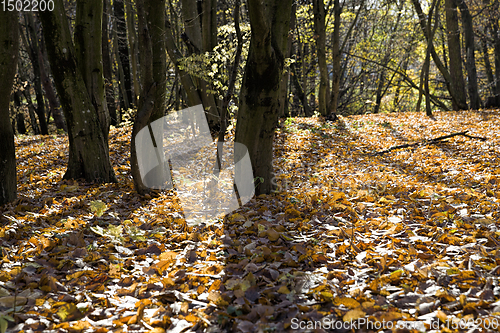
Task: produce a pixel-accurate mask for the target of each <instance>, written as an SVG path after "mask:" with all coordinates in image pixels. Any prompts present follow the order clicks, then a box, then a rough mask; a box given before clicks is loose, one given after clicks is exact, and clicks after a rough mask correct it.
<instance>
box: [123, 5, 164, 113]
mask: <svg viewBox="0 0 500 333" xmlns="http://www.w3.org/2000/svg"><path fill="white" fill-rule="evenodd" d="M125 10H126V12H127V36H128V45H129V47H130V62H131V67H132V68H131V70H132V81H133V86H134V97H135V98H134V100H133V103H134V104H135V105H137V99H138V98H139V95H140V91H141V87H140V79H139V69H138V68H137V56H138V55H139V47H138V46H137V33H136V30H135V19H134V17H135V13H134V10H133V7H132V2H130V1H125ZM162 26H163V24H162ZM160 44H161V43H160Z"/></svg>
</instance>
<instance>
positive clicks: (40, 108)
mask: <svg viewBox="0 0 500 333" xmlns="http://www.w3.org/2000/svg"><path fill="white" fill-rule="evenodd" d="M24 21H25V24H26V30H27V34H28V36H25V35H24V34H23V33H22V34H21V36H22V40H23V43H24V46H25V47H26V50H27V52H28V55H29V57H30V60H31V65H32V68H33V74H34V76H33V88H34V89H35V95H36V102H37V106H36V108H35V112H36V114H37V116H38V120H39V123H40V132H41V134H43V135H47V134H49V129H48V127H47V121H46V119H45V114H46V113H45V103H44V99H43V91H42V82H41V73H40V66H39V60H38V54H39V52H38V49H39V45H38V36H37V34H36V31H35V27H34V23H33V17H32V14H31V13H25V14H24Z"/></svg>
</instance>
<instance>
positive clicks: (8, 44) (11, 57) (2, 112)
mask: <svg viewBox="0 0 500 333" xmlns="http://www.w3.org/2000/svg"><path fill="white" fill-rule="evenodd" d="M18 15H19V14H18V13H17V12H9V11H0V147H2V148H1V149H0V206H2V205H4V204H6V203H8V202H11V201H13V200H15V199H16V197H17V178H16V148H15V145H14V131H13V129H12V124H11V123H10V115H9V103H10V93H11V90H12V85H13V83H14V76H15V74H16V66H17V57H18V50H19V28H18V26H19V22H18Z"/></svg>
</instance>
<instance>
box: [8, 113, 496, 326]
mask: <svg viewBox="0 0 500 333" xmlns="http://www.w3.org/2000/svg"><path fill="white" fill-rule="evenodd" d="M498 116H499V112H498V111H483V112H446V113H436V119H437V120H436V121H433V120H430V119H428V118H426V117H425V116H424V115H422V114H415V113H405V114H390V115H383V114H381V115H366V116H353V117H347V118H343V119H342V121H341V122H340V123H331V122H324V121H322V120H321V119H318V118H313V119H290V120H287V121H285V122H284V123H283V124H282V126H281V127H280V129H279V130H278V132H277V136H276V141H275V170H276V172H277V173H276V178H275V179H274V180H273V181H275V182H276V183H277V184H278V191H277V193H275V194H272V195H267V196H260V197H257V198H255V199H253V200H252V201H250V202H249V203H248V204H246V205H245V206H244V207H243V208H241V209H239V210H237V211H235V212H233V213H231V214H229V215H228V216H226V217H225V218H224V219H222V218H220V219H218V220H212V221H206V222H205V223H203V224H200V225H197V226H194V227H190V226H188V225H187V224H186V223H185V221H184V220H183V217H182V214H181V213H182V208H181V206H180V202H179V200H178V199H177V197H176V196H175V193H173V192H167V193H153V194H152V195H147V196H145V197H139V196H138V195H137V194H136V193H135V192H134V191H133V185H132V181H131V178H130V172H129V171H130V167H129V162H128V151H129V140H130V137H129V136H130V128H121V129H113V130H112V132H111V134H110V156H111V159H112V163H113V165H114V167H115V171H116V173H117V176H118V180H119V183H117V184H105V185H92V184H83V183H78V182H74V181H64V180H62V176H63V174H64V170H65V161H66V159H67V140H66V138H64V137H63V136H45V137H41V136H35V137H24V138H20V139H17V141H16V146H17V158H18V184H19V185H18V189H19V199H18V200H17V201H16V202H14V203H13V204H11V205H8V206H6V207H4V208H2V211H0V213H1V214H0V246H1V248H0V256H1V257H0V259H1V269H0V329H1V330H3V329H5V328H7V325H8V328H7V330H8V331H12V332H18V331H24V332H34V331H45V332H49V331H52V332H109V331H111V332H148V331H149V332H282V331H313V328H314V327H313V326H311V325H316V329H317V331H319V332H320V331H321V329H320V327H321V328H322V329H323V330H326V331H328V329H329V327H336V328H340V329H339V331H349V330H350V329H352V330H357V331H375V330H376V329H373V327H370V326H369V324H371V325H372V326H375V327H376V324H377V323H378V324H382V323H383V324H384V325H386V326H387V327H388V328H389V329H388V330H387V331H390V330H391V328H392V330H393V331H395V330H396V328H395V326H396V323H400V322H401V321H405V322H414V323H418V324H419V325H421V326H415V327H417V328H418V329H419V330H426V331H432V330H434V331H443V332H451V331H463V332H473V331H474V325H475V327H476V328H475V329H476V330H479V329H483V331H484V330H488V328H489V330H490V331H491V330H493V331H498V330H499V329H498V327H500V286H499V275H500V266H499V265H500V247H499V244H500V230H499V217H500V213H499V212H500V210H499V204H498V202H499V199H500V188H499V185H500V168H499V156H500V151H499V149H500V148H499V147H500V124H499V123H498V121H497V119H498ZM463 130H468V131H469V133H470V134H471V135H474V136H478V137H486V138H488V140H486V141H480V140H475V139H471V138H467V137H461V136H457V137H453V138H450V139H449V140H443V141H440V142H437V143H435V144H429V145H420V146H417V147H411V148H408V149H397V150H393V151H391V152H388V153H386V154H383V155H380V156H374V155H373V154H374V153H376V152H378V151H382V150H385V149H388V148H390V147H392V146H395V145H400V144H404V143H413V142H417V141H421V140H423V139H430V138H433V137H438V136H441V135H446V134H449V133H452V132H458V131H463ZM345 323H351V324H352V323H358V324H360V325H359V326H351V327H349V326H346V325H345ZM389 323H390V324H389ZM329 325H330V326H329ZM453 327H455V328H457V327H458V328H457V329H456V330H455V329H454V328H453ZM407 331H408V330H407ZM413 331H417V329H414V330H413Z"/></svg>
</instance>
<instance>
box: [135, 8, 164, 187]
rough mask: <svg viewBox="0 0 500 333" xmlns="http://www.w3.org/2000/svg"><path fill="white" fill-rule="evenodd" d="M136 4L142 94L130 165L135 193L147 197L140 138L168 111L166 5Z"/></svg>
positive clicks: (161, 171) (161, 166) (161, 165)
mask: <svg viewBox="0 0 500 333" xmlns="http://www.w3.org/2000/svg"><path fill="white" fill-rule="evenodd" d="M136 4H137V17H138V26H139V46H140V49H141V53H140V54H139V56H140V69H141V86H142V91H141V98H140V99H139V105H138V108H137V115H136V118H135V121H134V127H133V129H132V140H131V143H130V163H131V173H132V178H133V180H134V187H135V190H136V191H137V193H139V194H145V193H147V192H148V191H149V188H148V187H147V186H146V184H144V182H143V177H142V176H141V173H140V170H139V161H138V149H137V147H136V136H137V134H138V133H139V132H140V130H141V129H143V128H144V127H146V126H148V125H149V124H150V123H151V122H153V121H155V120H157V119H160V118H161V117H163V115H164V112H165V92H166V83H165V75H166V59H165V57H166V55H165V44H164V42H163V40H164V35H165V28H164V26H165V2H164V1H158V0H138V1H137V2H136ZM155 44H157V45H155ZM162 57H163V58H162ZM144 149H148V150H151V147H141V153H144V151H143V150H144ZM151 153H152V154H154V153H155V152H154V151H152V152H151ZM160 158H161V156H160ZM163 162H164V161H162V163H160V165H159V169H158V172H160V173H161V174H162V178H163V175H164V174H165V172H167V171H166V170H164V164H163Z"/></svg>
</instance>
